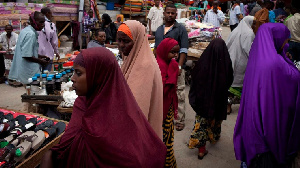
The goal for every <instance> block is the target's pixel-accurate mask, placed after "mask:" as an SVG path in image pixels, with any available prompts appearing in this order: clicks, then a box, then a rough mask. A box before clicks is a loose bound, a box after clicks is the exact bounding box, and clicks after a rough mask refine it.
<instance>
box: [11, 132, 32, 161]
mask: <svg viewBox="0 0 300 170" xmlns="http://www.w3.org/2000/svg"><path fill="white" fill-rule="evenodd" d="M36 138H37V135H32V136H28V137H26V138H25V140H24V141H23V142H21V143H20V144H19V145H18V146H17V148H19V150H20V152H21V155H20V156H19V155H16V157H15V158H14V160H15V161H16V163H18V162H20V161H21V160H23V158H25V156H26V155H27V153H28V152H29V151H30V149H31V147H32V143H33V141H34V140H35V139H36Z"/></svg>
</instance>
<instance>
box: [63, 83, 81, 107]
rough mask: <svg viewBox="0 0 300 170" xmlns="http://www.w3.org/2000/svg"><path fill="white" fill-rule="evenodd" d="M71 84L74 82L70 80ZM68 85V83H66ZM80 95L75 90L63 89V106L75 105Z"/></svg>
mask: <svg viewBox="0 0 300 170" xmlns="http://www.w3.org/2000/svg"><path fill="white" fill-rule="evenodd" d="M68 83H69V84H72V82H68ZM66 85H67V84H66ZM77 97H78V96H77V95H76V92H75V90H72V91H67V90H66V91H63V98H64V101H62V102H61V104H60V106H61V107H65V108H66V107H73V105H74V103H75V100H76V98H77Z"/></svg>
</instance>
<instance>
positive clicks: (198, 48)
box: [190, 42, 210, 50]
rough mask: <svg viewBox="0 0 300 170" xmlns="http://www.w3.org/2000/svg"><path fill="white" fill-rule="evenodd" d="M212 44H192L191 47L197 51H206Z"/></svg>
mask: <svg viewBox="0 0 300 170" xmlns="http://www.w3.org/2000/svg"><path fill="white" fill-rule="evenodd" d="M209 43H210V42H191V45H190V47H191V48H192V49H196V50H205V49H206V47H207V46H208V45H209Z"/></svg>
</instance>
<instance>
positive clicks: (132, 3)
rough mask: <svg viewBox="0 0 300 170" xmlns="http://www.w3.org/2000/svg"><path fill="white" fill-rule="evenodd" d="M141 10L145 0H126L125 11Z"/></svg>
mask: <svg viewBox="0 0 300 170" xmlns="http://www.w3.org/2000/svg"><path fill="white" fill-rule="evenodd" d="M130 8H131V11H133V12H140V11H142V9H143V1H142V0H127V1H125V5H124V11H130Z"/></svg>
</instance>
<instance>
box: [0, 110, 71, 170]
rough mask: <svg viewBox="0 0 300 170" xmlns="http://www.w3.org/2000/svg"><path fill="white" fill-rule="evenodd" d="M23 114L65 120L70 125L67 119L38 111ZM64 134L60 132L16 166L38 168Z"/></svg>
mask: <svg viewBox="0 0 300 170" xmlns="http://www.w3.org/2000/svg"><path fill="white" fill-rule="evenodd" d="M0 110H6V111H10V112H18V111H15V110H7V109H4V108H0ZM22 114H26V115H34V116H38V117H41V118H45V119H48V120H53V121H55V122H64V123H65V124H66V125H68V122H66V121H63V120H57V119H53V118H49V117H46V116H44V115H41V114H38V113H22ZM63 134H64V132H63V133H62V134H60V135H59V136H58V137H56V138H55V139H53V140H52V141H51V142H49V143H48V144H47V145H45V146H44V147H42V148H40V149H39V150H37V151H36V152H35V153H33V154H32V155H30V156H29V157H27V158H26V159H25V160H24V161H22V162H21V163H20V164H19V165H18V166H16V168H36V167H38V166H39V164H40V163H41V160H42V158H43V156H44V155H45V153H46V152H47V151H48V150H49V149H51V148H52V147H53V146H55V145H56V144H58V143H59V141H60V139H61V137H62V135H63Z"/></svg>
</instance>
